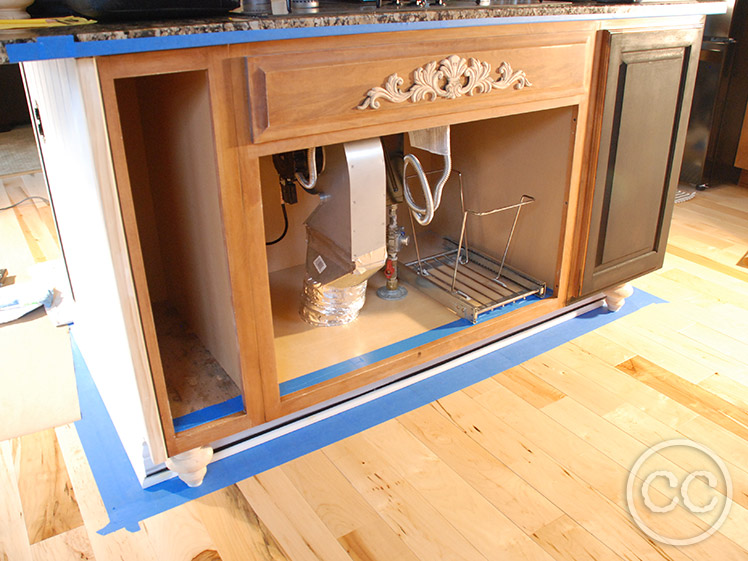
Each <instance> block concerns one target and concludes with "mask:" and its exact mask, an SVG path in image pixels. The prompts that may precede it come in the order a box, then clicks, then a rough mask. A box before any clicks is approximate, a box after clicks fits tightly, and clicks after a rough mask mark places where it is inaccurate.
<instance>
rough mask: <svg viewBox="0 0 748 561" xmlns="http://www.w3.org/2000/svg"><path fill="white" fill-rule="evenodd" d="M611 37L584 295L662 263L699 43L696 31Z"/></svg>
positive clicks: (582, 289) (642, 33) (585, 267)
mask: <svg viewBox="0 0 748 561" xmlns="http://www.w3.org/2000/svg"><path fill="white" fill-rule="evenodd" d="M606 35H607V36H606V40H607V43H606V46H607V47H608V50H609V58H608V60H609V63H608V66H607V78H606V80H605V84H604V86H602V87H603V88H604V89H603V92H604V94H603V95H604V97H603V101H602V111H601V112H600V113H598V115H600V118H601V121H600V122H599V127H600V128H599V129H598V130H599V138H600V142H599V151H598V154H597V166H596V171H595V176H594V195H593V200H592V208H591V211H590V229H589V237H588V242H587V252H586V259H585V265H584V269H583V276H582V286H581V295H588V294H591V293H594V292H597V291H600V290H604V289H606V288H609V287H611V286H615V285H617V284H621V283H623V282H626V281H628V280H631V279H633V278H635V277H637V276H640V275H642V274H644V273H647V272H649V271H652V270H655V269H657V268H659V267H660V266H661V265H662V261H663V259H664V254H665V246H666V242H667V235H668V230H669V227H670V218H671V216H672V212H673V204H674V197H675V189H676V187H677V184H678V170H679V169H680V165H681V159H682V155H683V146H684V140H685V133H686V129H687V126H688V115H689V111H690V106H691V98H692V94H693V84H694V78H695V74H696V64H697V63H698V45H699V43H700V40H701V31H700V30H699V29H677V30H671V31H654V32H628V33H625V32H624V33H606Z"/></svg>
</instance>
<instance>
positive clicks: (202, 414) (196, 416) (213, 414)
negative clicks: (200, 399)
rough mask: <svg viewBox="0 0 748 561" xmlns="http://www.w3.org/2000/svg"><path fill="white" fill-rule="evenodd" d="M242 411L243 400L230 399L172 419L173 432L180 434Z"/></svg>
mask: <svg viewBox="0 0 748 561" xmlns="http://www.w3.org/2000/svg"><path fill="white" fill-rule="evenodd" d="M242 411H244V400H243V399H242V396H240V395H239V396H236V397H233V398H231V399H228V400H226V401H224V402H223V403H216V404H215V405H210V406H208V407H204V408H202V409H198V410H197V411H193V412H192V413H187V414H186V415H182V416H181V417H175V418H174V430H175V431H176V432H180V431H183V430H187V429H191V428H194V427H197V426H199V425H204V424H205V423H209V422H210V421H215V420H216V419H222V418H224V417H228V416H229V415H233V414H234V413H241V412H242Z"/></svg>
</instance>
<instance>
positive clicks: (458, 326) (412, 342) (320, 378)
mask: <svg viewBox="0 0 748 561" xmlns="http://www.w3.org/2000/svg"><path fill="white" fill-rule="evenodd" d="M550 294H551V291H550V290H549V291H548V292H547V295H548V296H550ZM538 300H540V298H539V297H538V296H530V297H529V298H526V299H524V300H518V301H516V302H512V303H511V304H507V305H506V306H503V307H501V308H497V309H496V310H493V311H491V312H488V313H486V314H483V315H482V316H480V318H479V320H478V323H482V322H484V321H488V320H490V319H493V318H495V317H498V316H500V315H503V314H506V313H508V312H511V311H514V310H517V309H519V308H522V307H524V306H527V305H528V304H532V303H534V302H537V301H538ZM471 325H473V324H472V323H470V322H469V321H468V320H466V319H458V320H456V321H453V322H451V323H447V324H445V325H442V326H439V327H436V328H434V329H430V330H429V331H426V332H425V333H421V334H419V335H415V336H413V337H410V338H408V339H404V340H402V341H398V342H397V343H393V344H392V345H387V346H386V347H382V348H381V349H377V350H375V351H371V352H368V353H365V354H363V355H359V356H357V357H355V358H352V359H350V360H345V361H343V362H340V363H338V364H334V365H332V366H328V367H327V368H322V369H320V370H317V371H315V372H311V373H309V374H305V375H304V376H299V377H297V378H293V379H292V380H288V381H287V382H282V383H281V384H279V387H280V394H281V396H284V395H288V394H291V393H293V392H297V391H300V390H304V389H306V388H309V387H311V386H313V385H315V384H319V383H320V382H324V381H326V380H330V379H332V378H336V377H338V376H342V375H343V374H347V373H348V372H353V371H354V370H357V369H359V368H363V367H364V366H368V365H370V364H374V363H376V362H379V361H380V360H384V359H386V358H390V357H393V356H395V355H397V354H400V353H403V352H405V351H409V350H410V349H415V348H416V347H420V346H421V345H425V344H426V343H431V342H433V341H436V340H438V339H441V338H442V337H447V336H448V335H452V334H454V333H457V332H459V331H462V330H463V329H467V328H468V327H470V326H471Z"/></svg>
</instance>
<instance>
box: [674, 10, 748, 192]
mask: <svg viewBox="0 0 748 561" xmlns="http://www.w3.org/2000/svg"><path fill="white" fill-rule="evenodd" d="M739 2H740V3H741V6H738V3H739ZM746 3H748V0H727V11H726V13H724V14H716V15H709V16H707V18H706V24H705V27H704V39H703V42H702V47H701V53H700V55H699V69H698V73H697V75H696V86H695V89H694V96H693V104H692V106H691V116H690V120H689V125H688V135H687V137H686V146H685V150H684V153H683V164H682V167H681V172H680V183H681V184H685V185H688V186H692V187H696V188H697V189H699V190H703V189H706V188H708V187H709V186H710V184H712V183H714V182H719V181H725V180H730V179H731V177H729V176H730V175H731V174H730V171H731V170H730V168H731V164H732V160H733V159H734V154H735V152H734V151H735V149H736V147H737V138H733V137H734V136H735V134H734V132H733V129H734V123H733V121H734V119H735V118H736V116H737V115H740V117H739V119H740V120H741V121H742V114H743V111H744V110H745V96H744V95H742V92H737V91H736V80H735V74H736V68H735V66H736V62H737V60H736V59H737V58H739V55H740V53H741V52H742V51H743V50H745V47H746V45H744V44H743V43H744V41H739V38H740V36H741V35H742V34H743V33H745V22H744V21H743V20H744V19H745V18H742V17H740V15H737V16H736V17H733V14H740V10H742V8H745V7H746ZM739 49H740V50H739ZM736 93H738V94H739V95H736ZM737 129H738V132H739V130H740V122H738V127H737ZM732 145H734V146H732ZM730 152H732V156H730ZM725 170H727V171H725ZM726 175H727V176H728V177H726Z"/></svg>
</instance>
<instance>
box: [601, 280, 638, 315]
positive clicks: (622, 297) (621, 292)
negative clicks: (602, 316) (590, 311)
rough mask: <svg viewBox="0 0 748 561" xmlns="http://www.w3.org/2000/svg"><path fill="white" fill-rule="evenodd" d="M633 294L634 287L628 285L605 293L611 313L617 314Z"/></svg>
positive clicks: (606, 302)
mask: <svg viewBox="0 0 748 561" xmlns="http://www.w3.org/2000/svg"><path fill="white" fill-rule="evenodd" d="M633 293H634V287H633V286H631V285H630V284H628V283H626V284H622V285H620V286H616V287H613V288H611V289H609V290H606V291H605V292H604V293H603V294H605V304H606V305H607V306H608V309H609V310H610V311H611V312H617V311H618V310H620V309H621V308H622V307H623V305H624V304H625V303H626V298H628V297H629V296H631V295H632V294H633Z"/></svg>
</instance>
